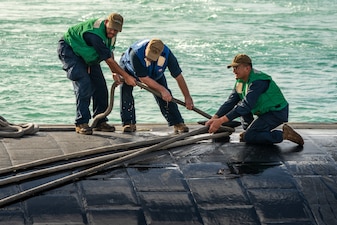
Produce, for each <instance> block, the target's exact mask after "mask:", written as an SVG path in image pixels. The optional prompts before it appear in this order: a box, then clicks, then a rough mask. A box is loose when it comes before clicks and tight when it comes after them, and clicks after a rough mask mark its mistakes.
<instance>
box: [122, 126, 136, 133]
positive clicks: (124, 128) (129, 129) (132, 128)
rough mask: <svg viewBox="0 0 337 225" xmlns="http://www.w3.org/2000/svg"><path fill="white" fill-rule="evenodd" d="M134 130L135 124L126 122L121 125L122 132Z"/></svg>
mask: <svg viewBox="0 0 337 225" xmlns="http://www.w3.org/2000/svg"><path fill="white" fill-rule="evenodd" d="M136 130H137V127H136V124H126V125H124V126H123V132H124V133H132V132H136Z"/></svg>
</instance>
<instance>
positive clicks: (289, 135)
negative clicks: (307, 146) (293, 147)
mask: <svg viewBox="0 0 337 225" xmlns="http://www.w3.org/2000/svg"><path fill="white" fill-rule="evenodd" d="M282 130H283V140H289V141H292V142H294V143H296V144H298V145H301V146H303V145H304V140H303V138H302V137H301V135H299V134H298V133H297V132H296V131H294V129H293V128H291V127H290V126H289V125H288V124H284V125H283V127H282Z"/></svg>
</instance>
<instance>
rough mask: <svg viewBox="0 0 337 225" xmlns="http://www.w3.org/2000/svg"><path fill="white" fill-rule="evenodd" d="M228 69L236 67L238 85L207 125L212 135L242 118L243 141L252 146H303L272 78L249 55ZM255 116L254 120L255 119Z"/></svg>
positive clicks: (234, 69) (235, 59)
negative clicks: (254, 63) (288, 141)
mask: <svg viewBox="0 0 337 225" xmlns="http://www.w3.org/2000/svg"><path fill="white" fill-rule="evenodd" d="M227 68H233V73H234V74H235V79H236V83H235V85H234V88H233V90H232V93H231V94H230V96H229V97H228V99H227V101H225V103H223V105H222V106H221V107H220V108H219V109H218V111H217V112H216V114H215V115H214V116H213V117H212V118H211V119H210V120H209V121H208V122H206V125H208V126H210V127H209V132H210V133H214V132H216V131H217V130H218V129H219V127H220V125H221V124H222V123H226V122H228V121H232V120H234V119H235V118H238V117H241V123H242V127H243V129H244V130H245V131H244V132H242V133H241V134H240V140H241V141H244V142H246V143H253V144H274V143H280V142H282V141H283V140H290V141H292V142H295V143H297V144H298V145H300V146H302V145H303V144H304V141H303V138H302V137H301V135H299V134H298V133H297V132H295V131H294V130H293V129H292V128H291V127H290V126H289V125H287V124H284V125H283V130H282V131H281V130H276V129H275V128H276V127H278V126H279V125H281V124H283V123H285V122H288V114H289V105H288V102H287V100H286V99H285V97H284V96H283V94H282V92H281V90H280V88H279V87H278V86H277V84H276V83H275V82H274V81H273V79H272V78H271V77H270V76H269V75H267V74H265V73H263V72H261V71H258V70H256V69H254V68H253V64H252V61H251V59H250V58H249V56H247V55H245V54H238V55H236V56H235V57H234V59H233V61H232V63H231V64H229V65H228V66H227ZM254 115H255V117H256V118H255V119H254Z"/></svg>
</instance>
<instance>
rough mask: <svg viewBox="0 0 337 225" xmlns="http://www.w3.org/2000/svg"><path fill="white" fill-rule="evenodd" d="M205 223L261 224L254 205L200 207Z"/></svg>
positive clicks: (231, 224)
mask: <svg viewBox="0 0 337 225" xmlns="http://www.w3.org/2000/svg"><path fill="white" fill-rule="evenodd" d="M199 211H200V215H201V218H202V221H203V222H204V224H230V225H260V221H259V218H258V217H257V215H256V212H255V209H254V208H253V206H251V205H250V206H247V207H230V208H226V207H223V208H214V207H209V208H204V207H201V208H199Z"/></svg>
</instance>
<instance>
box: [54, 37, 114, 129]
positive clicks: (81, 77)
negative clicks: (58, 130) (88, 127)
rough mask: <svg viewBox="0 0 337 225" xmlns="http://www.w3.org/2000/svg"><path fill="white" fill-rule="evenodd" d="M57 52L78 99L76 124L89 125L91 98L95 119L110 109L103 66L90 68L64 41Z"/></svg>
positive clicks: (96, 65) (104, 119) (60, 43)
mask: <svg viewBox="0 0 337 225" xmlns="http://www.w3.org/2000/svg"><path fill="white" fill-rule="evenodd" d="M95 36H96V35H94V34H91V37H93V38H96V37H95ZM97 38H99V37H97ZM57 51H58V56H59V59H60V60H61V62H62V63H63V70H65V71H66V72H67V77H68V78H69V79H70V80H71V81H72V84H73V88H74V93H75V97H76V118H75V124H76V125H78V124H83V123H89V120H90V118H91V113H90V110H89V106H90V101H91V98H92V100H93V117H95V116H96V115H98V114H100V113H103V112H105V110H106V109H107V107H108V89H107V85H106V80H105V78H104V75H103V72H102V69H101V66H100V64H95V65H91V66H90V68H89V66H88V65H87V64H86V63H85V62H84V60H83V59H82V58H81V57H79V56H77V55H76V54H75V53H74V52H73V50H72V48H71V47H70V46H69V45H68V44H67V43H66V42H65V41H64V40H63V39H61V40H60V41H59V45H58V49H57ZM110 54H111V53H110ZM110 57H111V55H110ZM107 120H108V119H107V118H103V119H101V120H100V121H98V123H97V124H100V123H102V122H105V121H107Z"/></svg>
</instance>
